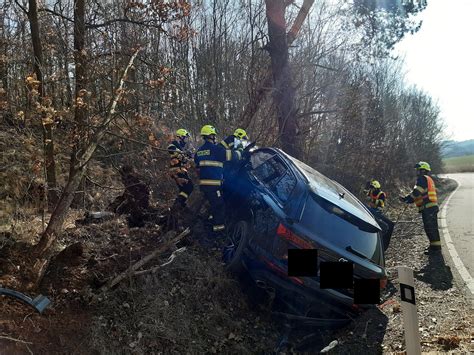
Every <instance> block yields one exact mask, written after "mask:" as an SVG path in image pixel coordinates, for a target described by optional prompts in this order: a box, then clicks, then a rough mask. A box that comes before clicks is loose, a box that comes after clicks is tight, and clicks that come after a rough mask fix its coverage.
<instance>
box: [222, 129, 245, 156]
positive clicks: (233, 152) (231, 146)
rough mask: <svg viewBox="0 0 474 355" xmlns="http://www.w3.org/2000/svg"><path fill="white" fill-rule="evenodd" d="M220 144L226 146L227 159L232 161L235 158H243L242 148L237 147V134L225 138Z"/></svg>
mask: <svg viewBox="0 0 474 355" xmlns="http://www.w3.org/2000/svg"><path fill="white" fill-rule="evenodd" d="M219 144H221V145H222V146H223V147H224V148H225V158H226V161H231V160H233V159H235V160H240V159H242V154H241V152H240V150H238V149H236V147H235V136H234V135H230V136H228V137H226V138H225V139H223V140H222V141H221V142H220V143H219Z"/></svg>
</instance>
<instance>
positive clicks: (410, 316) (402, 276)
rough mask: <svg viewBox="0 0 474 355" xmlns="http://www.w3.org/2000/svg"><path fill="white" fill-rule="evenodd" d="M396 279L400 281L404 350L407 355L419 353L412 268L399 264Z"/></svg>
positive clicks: (418, 333)
mask: <svg viewBox="0 0 474 355" xmlns="http://www.w3.org/2000/svg"><path fill="white" fill-rule="evenodd" d="M398 280H399V282H400V298H401V302H400V306H401V308H402V313H403V327H404V329H405V345H406V352H407V355H418V354H421V345H420V343H421V342H420V332H419V329H418V313H417V311H416V299H415V288H414V286H415V283H414V279H413V270H412V269H410V268H408V267H405V266H399V267H398Z"/></svg>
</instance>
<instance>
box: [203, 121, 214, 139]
mask: <svg viewBox="0 0 474 355" xmlns="http://www.w3.org/2000/svg"><path fill="white" fill-rule="evenodd" d="M212 134H217V131H216V128H215V127H214V126H211V125H209V124H207V125H205V126H202V128H201V136H210V135H212Z"/></svg>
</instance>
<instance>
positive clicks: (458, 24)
mask: <svg viewBox="0 0 474 355" xmlns="http://www.w3.org/2000/svg"><path fill="white" fill-rule="evenodd" d="M473 14H474V0H428V6H427V8H426V9H425V10H424V11H423V12H422V13H421V14H420V15H419V18H420V19H422V20H423V25H422V27H421V29H420V30H419V31H418V32H417V33H416V34H414V35H408V36H407V37H406V38H405V39H404V40H403V41H401V42H400V43H399V44H398V45H397V47H396V53H397V54H399V55H400V56H402V57H403V56H404V57H405V69H406V79H407V81H408V82H409V83H411V84H415V85H416V86H418V87H419V88H421V89H423V90H424V91H426V92H428V93H429V94H431V96H432V97H433V98H434V99H435V100H438V104H439V106H440V108H441V115H442V117H443V118H444V121H445V123H446V131H445V134H446V137H447V138H451V139H454V140H458V141H460V140H467V139H474V21H473V20H472V16H473Z"/></svg>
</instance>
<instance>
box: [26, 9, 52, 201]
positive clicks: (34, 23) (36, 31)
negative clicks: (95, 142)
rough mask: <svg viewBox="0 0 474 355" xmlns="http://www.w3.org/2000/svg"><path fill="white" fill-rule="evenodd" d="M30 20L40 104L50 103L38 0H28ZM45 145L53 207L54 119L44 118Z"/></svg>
mask: <svg viewBox="0 0 474 355" xmlns="http://www.w3.org/2000/svg"><path fill="white" fill-rule="evenodd" d="M28 5H29V9H28V20H29V22H30V30H31V39H32V42H33V54H34V62H33V67H34V71H35V74H36V80H38V81H39V86H38V92H39V101H40V104H41V105H42V106H43V105H48V103H46V102H45V90H44V82H43V71H42V70H43V48H42V45H41V38H40V28H39V21H38V8H37V4H36V0H28ZM43 118H44V117H43V116H42V125H41V126H42V127H43V145H44V154H45V165H46V182H47V189H48V205H49V207H50V208H52V207H53V206H54V205H56V203H57V202H58V192H57V182H56V163H55V160H54V142H53V124H54V122H53V121H52V120H43Z"/></svg>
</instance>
